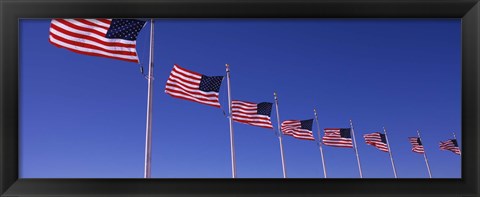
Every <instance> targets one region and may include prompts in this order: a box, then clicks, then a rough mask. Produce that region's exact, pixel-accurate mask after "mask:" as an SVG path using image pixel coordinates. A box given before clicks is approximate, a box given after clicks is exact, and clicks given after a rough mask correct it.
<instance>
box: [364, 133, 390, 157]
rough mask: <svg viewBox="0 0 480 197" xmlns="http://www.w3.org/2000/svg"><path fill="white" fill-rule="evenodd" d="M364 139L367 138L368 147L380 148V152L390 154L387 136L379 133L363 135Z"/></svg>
mask: <svg viewBox="0 0 480 197" xmlns="http://www.w3.org/2000/svg"><path fill="white" fill-rule="evenodd" d="M363 138H365V143H367V144H368V145H372V146H375V147H376V148H378V150H381V151H384V152H388V145H387V139H386V138H385V134H381V133H379V132H375V133H369V134H365V135H363Z"/></svg>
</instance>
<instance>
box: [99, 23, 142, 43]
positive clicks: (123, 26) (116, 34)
mask: <svg viewBox="0 0 480 197" xmlns="http://www.w3.org/2000/svg"><path fill="white" fill-rule="evenodd" d="M145 23H146V21H141V20H135V19H112V22H111V23H110V28H109V29H108V31H107V35H105V37H107V38H120V39H124V40H131V41H133V40H136V39H137V36H138V34H139V33H140V30H142V28H143V26H144V25H145Z"/></svg>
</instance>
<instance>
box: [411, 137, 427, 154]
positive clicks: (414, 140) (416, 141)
mask: <svg viewBox="0 0 480 197" xmlns="http://www.w3.org/2000/svg"><path fill="white" fill-rule="evenodd" d="M408 139H409V140H410V144H412V151H413V152H416V153H420V154H423V153H425V149H424V148H423V145H422V140H420V138H419V137H409V138H408Z"/></svg>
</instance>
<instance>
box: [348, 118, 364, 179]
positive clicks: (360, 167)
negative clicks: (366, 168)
mask: <svg viewBox="0 0 480 197" xmlns="http://www.w3.org/2000/svg"><path fill="white" fill-rule="evenodd" d="M350 129H352V135H353V145H354V146H355V155H357V163H358V172H360V178H363V174H362V166H360V157H358V149H357V139H356V138H355V131H354V129H353V124H352V120H350Z"/></svg>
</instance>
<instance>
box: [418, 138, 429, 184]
mask: <svg viewBox="0 0 480 197" xmlns="http://www.w3.org/2000/svg"><path fill="white" fill-rule="evenodd" d="M417 135H418V138H420V142H422V138H421V137H420V131H419V130H417ZM422 145H423V142H422ZM423 157H424V158H425V164H426V165H427V170H428V176H429V177H430V178H432V172H431V171H430V164H428V159H427V151H425V146H423Z"/></svg>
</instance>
